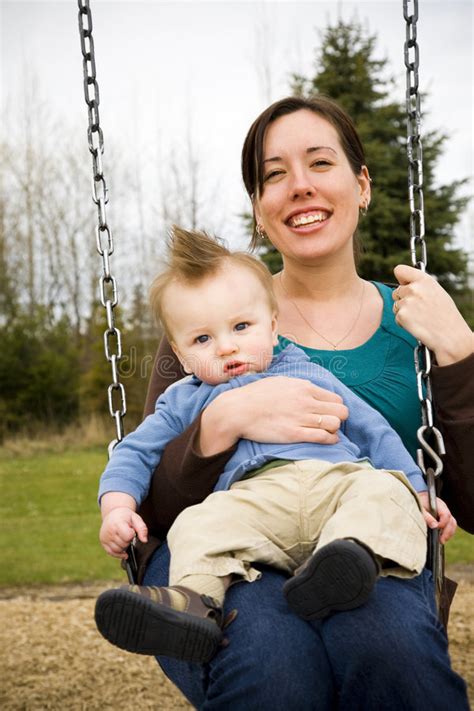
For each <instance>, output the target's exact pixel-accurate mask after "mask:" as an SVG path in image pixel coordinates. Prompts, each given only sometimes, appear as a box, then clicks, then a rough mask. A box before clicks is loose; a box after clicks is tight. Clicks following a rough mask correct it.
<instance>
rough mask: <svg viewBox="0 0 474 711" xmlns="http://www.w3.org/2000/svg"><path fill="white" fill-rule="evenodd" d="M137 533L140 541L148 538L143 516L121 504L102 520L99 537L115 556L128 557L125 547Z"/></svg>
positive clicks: (107, 550)
mask: <svg viewBox="0 0 474 711" xmlns="http://www.w3.org/2000/svg"><path fill="white" fill-rule="evenodd" d="M135 534H136V535H137V536H138V538H139V539H140V541H142V542H143V543H146V542H147V540H148V529H147V527H146V524H145V522H144V520H143V519H142V517H141V516H139V515H138V514H137V513H136V512H135V511H133V509H129V508H127V507H125V506H121V507H118V508H115V509H112V510H111V511H109V513H108V514H107V515H106V516H105V517H104V520H103V521H102V526H101V528H100V533H99V539H100V542H101V544H102V546H103V548H104V550H105V551H106V552H107V553H108V554H109V555H111V556H113V557H114V558H122V559H126V558H128V556H127V554H126V553H125V549H126V548H127V547H128V546H129V545H130V543H131V542H132V540H133V538H134V537H135Z"/></svg>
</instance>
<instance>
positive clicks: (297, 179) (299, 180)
mask: <svg viewBox="0 0 474 711" xmlns="http://www.w3.org/2000/svg"><path fill="white" fill-rule="evenodd" d="M315 194H316V188H315V186H314V185H313V181H312V180H311V176H310V175H309V174H308V172H307V171H306V170H301V171H298V172H295V173H294V174H293V179H292V183H291V186H290V198H291V199H292V200H297V199H298V198H301V197H312V196H313V195H315Z"/></svg>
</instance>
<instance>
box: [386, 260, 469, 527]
mask: <svg viewBox="0 0 474 711" xmlns="http://www.w3.org/2000/svg"><path fill="white" fill-rule="evenodd" d="M395 276H396V277H397V279H398V281H399V283H400V286H399V287H398V288H397V289H396V290H395V291H394V293H393V298H394V302H395V307H394V310H395V311H396V321H397V323H399V325H400V326H403V328H405V329H406V330H407V331H408V332H409V333H411V334H412V335H413V336H414V337H415V338H417V339H419V340H420V341H422V343H424V344H425V345H426V346H428V348H429V349H430V350H431V351H433V353H434V356H435V360H436V365H433V368H432V381H433V394H434V405H435V413H436V424H437V425H438V427H439V429H440V430H441V432H442V434H443V437H444V441H445V446H446V456H445V458H444V471H443V476H442V497H443V499H444V500H445V501H446V503H447V504H448V506H449V507H450V509H451V512H452V514H453V516H455V517H456V519H457V521H458V523H459V525H460V526H461V528H464V529H465V530H466V531H469V532H470V533H474V514H473V511H474V354H473V351H474V335H473V333H472V331H471V329H470V328H469V326H468V324H467V323H466V322H465V320H464V319H463V317H462V315H461V314H460V313H459V311H458V309H457V307H456V304H455V303H454V301H453V300H452V298H451V297H450V296H449V294H448V293H447V292H446V291H445V290H444V289H443V288H442V287H441V286H440V285H439V284H438V282H437V281H436V280H435V279H433V277H431V276H429V275H428V274H424V273H423V272H421V271H420V270H418V269H415V268H413V267H409V266H406V265H399V266H398V267H396V268H395Z"/></svg>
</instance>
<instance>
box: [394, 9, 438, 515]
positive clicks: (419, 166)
mask: <svg viewBox="0 0 474 711" xmlns="http://www.w3.org/2000/svg"><path fill="white" fill-rule="evenodd" d="M403 16H404V18H405V22H406V40H405V45H404V54H405V67H406V108H407V134H408V136H407V156H408V200H409V205H410V252H411V260H412V264H413V266H414V267H416V268H417V269H420V270H421V271H423V272H425V271H426V267H427V263H428V252H427V248H426V241H425V213H424V198H423V147H422V142H421V134H420V126H421V108H420V94H419V92H418V88H419V75H418V70H419V61H420V50H419V47H418V42H417V20H418V0H403ZM415 369H416V381H417V388H418V398H419V400H420V405H421V418H422V426H421V427H420V428H419V430H418V433H417V435H418V441H419V443H420V445H421V447H420V449H418V453H417V456H418V464H419V465H420V468H421V470H422V471H423V474H424V475H425V477H426V476H427V472H429V476H428V480H429V481H431V482H432V484H433V482H434V479H436V478H437V477H439V476H440V475H441V473H442V471H443V462H442V459H441V456H442V455H443V454H444V452H445V450H444V442H443V437H442V435H441V432H440V431H439V430H438V429H437V428H436V427H435V426H434V421H433V399H432V388H431V377H430V373H431V353H430V351H429V350H428V348H427V347H426V346H424V345H423V344H422V343H421V342H420V341H419V342H418V345H417V346H416V348H415ZM430 442H431V443H433V444H434V446H432V444H430ZM425 457H428V458H429V459H430V460H431V461H429V462H428V464H427V463H426V460H425ZM430 502H431V506H432V508H433V505H434V511H433V513H434V514H436V497H435V496H433V491H431V492H430Z"/></svg>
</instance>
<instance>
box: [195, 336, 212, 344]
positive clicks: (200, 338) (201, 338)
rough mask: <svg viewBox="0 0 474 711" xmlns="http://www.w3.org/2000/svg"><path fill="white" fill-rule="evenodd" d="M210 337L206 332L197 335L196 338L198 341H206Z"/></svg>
mask: <svg viewBox="0 0 474 711" xmlns="http://www.w3.org/2000/svg"><path fill="white" fill-rule="evenodd" d="M208 339H209V336H206V334H203V335H202V336H197V337H196V338H195V339H194V340H195V341H196V342H197V343H206V341H207V340H208Z"/></svg>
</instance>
